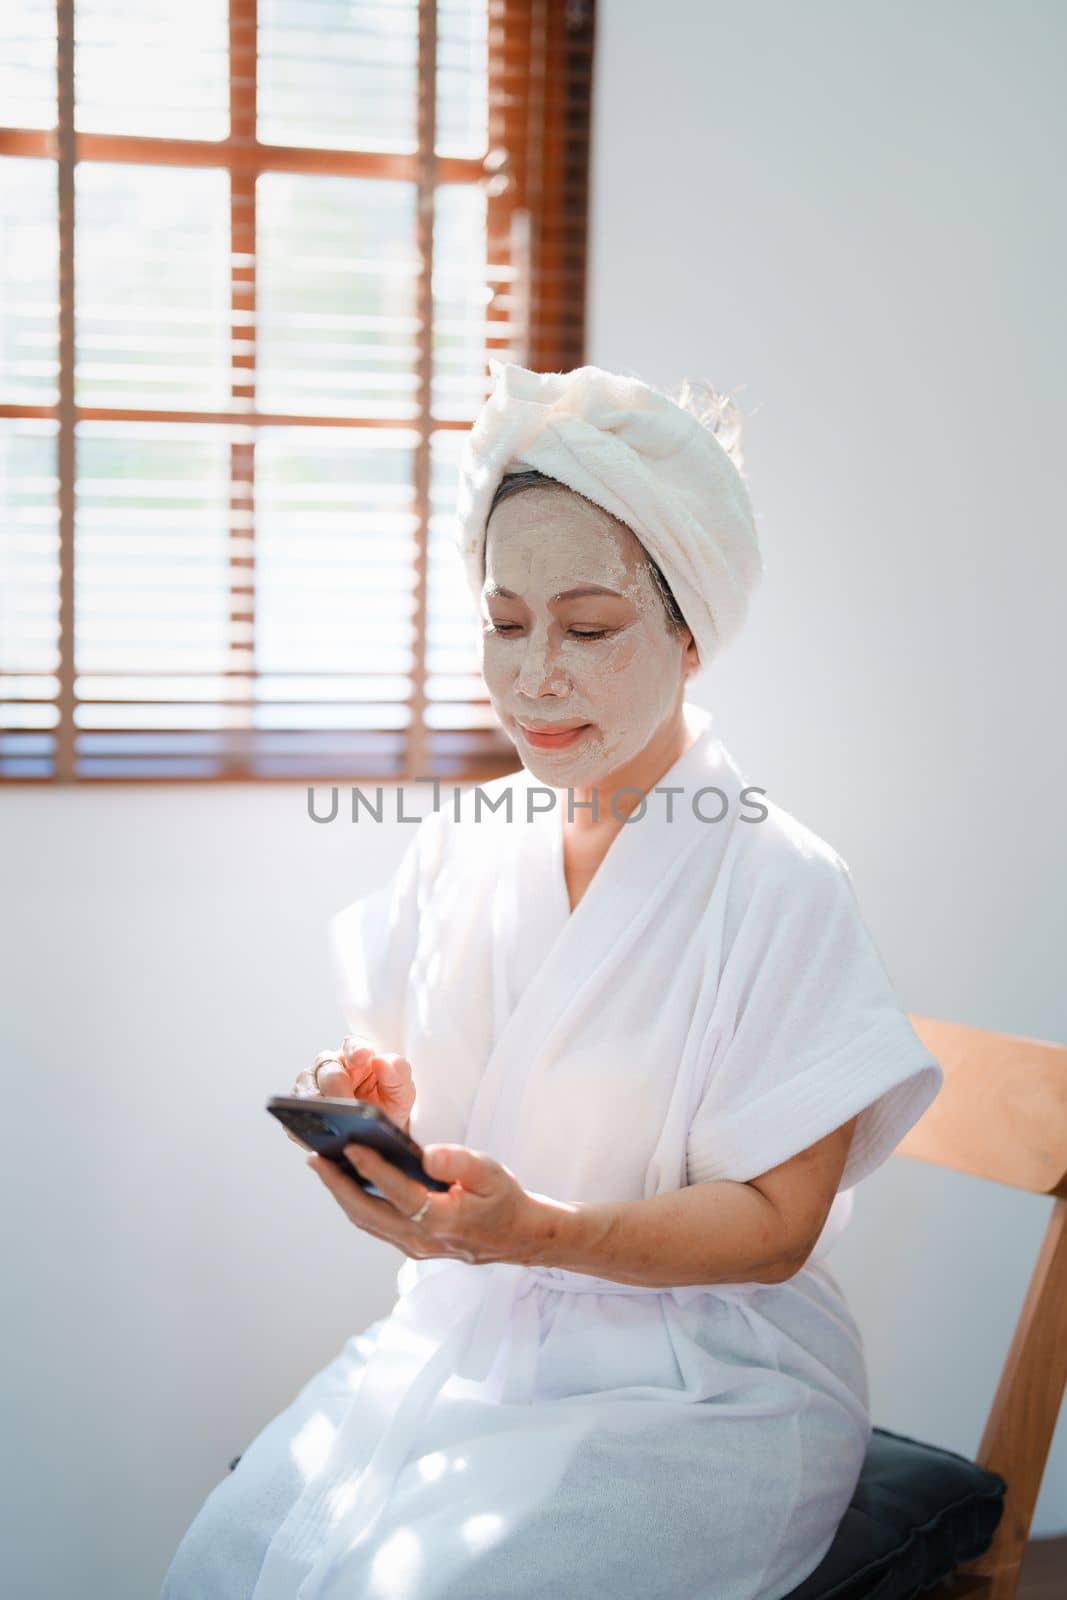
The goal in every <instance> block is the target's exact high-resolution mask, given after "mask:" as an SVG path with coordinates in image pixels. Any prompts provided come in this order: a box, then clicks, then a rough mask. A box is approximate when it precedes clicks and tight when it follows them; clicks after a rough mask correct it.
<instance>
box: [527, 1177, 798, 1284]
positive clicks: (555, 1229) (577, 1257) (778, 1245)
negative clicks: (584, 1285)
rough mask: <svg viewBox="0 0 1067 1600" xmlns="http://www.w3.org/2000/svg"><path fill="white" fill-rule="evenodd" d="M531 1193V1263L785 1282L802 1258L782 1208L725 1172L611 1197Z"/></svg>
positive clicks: (676, 1277)
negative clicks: (664, 1190) (663, 1190)
mask: <svg viewBox="0 0 1067 1600" xmlns="http://www.w3.org/2000/svg"><path fill="white" fill-rule="evenodd" d="M531 1198H532V1199H534V1200H535V1202H536V1204H537V1207H538V1211H537V1213H536V1225H535V1229H534V1238H535V1242H534V1244H533V1246H532V1248H531V1251H530V1253H529V1254H528V1255H527V1256H526V1258H525V1264H526V1265H528V1266H543V1267H564V1268H567V1269H568V1270H570V1271H572V1272H588V1273H590V1274H592V1275H593V1276H594V1277H599V1278H612V1279H614V1280H615V1281H616V1282H619V1283H633V1284H642V1285H647V1286H648V1287H649V1288H656V1289H659V1288H669V1287H671V1286H673V1285H681V1284H686V1283H779V1282H781V1281H782V1280H783V1279H784V1278H787V1277H790V1276H792V1274H793V1273H794V1272H795V1271H796V1270H797V1269H798V1268H799V1266H800V1265H801V1264H802V1262H801V1260H799V1259H798V1258H797V1256H796V1252H795V1246H792V1244H791V1240H790V1237H789V1233H788V1230H787V1229H786V1226H785V1222H784V1219H783V1217H782V1215H781V1213H780V1212H779V1211H778V1209H777V1208H776V1207H775V1206H774V1205H773V1204H772V1203H771V1201H770V1200H768V1199H767V1197H766V1196H765V1195H763V1194H761V1193H760V1191H759V1190H758V1189H754V1188H753V1187H752V1185H751V1184H747V1183H732V1182H730V1181H728V1180H726V1179H721V1180H718V1181H715V1182H710V1183H695V1184H690V1185H689V1186H688V1187H687V1188H684V1189H678V1190H676V1191H674V1192H673V1193H671V1194H658V1195H653V1196H652V1198H651V1199H649V1200H632V1201H622V1202H618V1203H606V1204H570V1203H567V1202H565V1201H559V1200H551V1199H549V1198H548V1197H547V1196H545V1195H534V1196H531Z"/></svg>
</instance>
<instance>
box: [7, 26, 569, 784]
mask: <svg viewBox="0 0 1067 1600" xmlns="http://www.w3.org/2000/svg"><path fill="white" fill-rule="evenodd" d="M75 4H76V0H57V4H56V16H57V63H56V68H57V91H58V93H57V110H58V116H57V126H56V127H55V128H54V129H50V130H38V129H25V128H0V158H2V157H4V156H22V157H27V156H28V157H39V158H42V159H47V160H50V161H53V162H55V164H56V173H57V183H58V200H59V210H58V216H59V228H58V232H59V238H58V245H59V317H58V353H59V379H58V397H57V401H56V403H55V404H54V405H16V404H4V403H0V419H13V418H42V419H47V420H51V421H54V422H55V423H56V424H57V436H58V437H57V485H58V487H57V511H58V534H59V587H58V601H59V666H58V670H57V672H56V674H55V676H57V678H58V683H59V688H58V694H57V695H56V696H55V697H53V698H52V699H50V700H49V703H54V704H56V705H57V707H58V718H59V720H58V725H57V726H56V728H55V738H56V746H55V756H54V761H53V768H52V772H51V774H50V775H48V776H41V777H36V776H34V777H21V776H6V777H5V776H4V775H3V773H2V770H0V783H9V784H35V783H56V782H59V783H69V782H73V781H77V782H79V783H111V782H118V783H125V782H181V783H188V782H194V783H197V782H201V783H202V782H215V781H234V780H238V781H242V782H247V781H254V782H271V781H282V782H304V781H314V782H316V783H320V782H328V781H330V779H331V774H330V773H329V772H323V771H318V770H309V771H308V773H307V774H297V773H293V772H290V773H286V774H281V775H278V776H277V777H274V776H273V775H264V774H259V773H253V772H252V771H250V770H249V769H248V768H247V767H246V766H245V765H244V760H243V759H242V756H241V754H240V752H239V750H238V749H237V748H235V749H234V751H233V752H232V754H231V755H228V756H227V757H226V758H225V759H224V763H223V764H222V765H221V767H220V770H219V771H218V772H216V773H212V774H211V775H210V776H203V775H200V774H197V775H185V774H182V773H180V772H175V773H168V774H165V775H159V776H156V775H153V774H149V773H144V772H138V771H137V770H136V768H135V767H134V766H133V765H132V763H131V771H130V772H129V773H128V774H122V775H108V776H107V777H100V776H96V775H88V774H83V773H79V771H78V767H77V756H76V746H75V738H76V725H75V715H74V713H75V708H76V696H75V662H74V594H75V588H74V563H75V535H74V500H75V482H76V463H75V437H76V434H75V430H76V428H77V426H78V425H79V424H80V423H82V422H94V421H96V422H160V423H168V422H173V423H190V422H194V423H215V424H230V425H233V426H235V428H236V429H239V430H240V433H241V435H242V437H240V438H239V439H235V440H234V442H233V443H232V444H231V449H230V507H231V516H232V518H233V522H232V523H231V537H235V536H236V534H237V532H238V530H239V531H240V539H241V540H243V541H244V544H243V545H242V544H241V542H240V540H239V541H237V547H236V548H237V550H238V551H239V550H245V551H247V542H248V536H249V521H250V518H249V512H250V510H251V507H252V504H253V501H252V495H253V488H254V440H255V435H256V430H257V429H259V428H263V427H269V426H286V427H292V428H303V427H310V428H316V427H318V428H322V427H330V428H338V427H354V428H370V427H375V426H381V427H389V428H394V429H395V428H397V427H402V428H405V429H409V430H412V431H414V432H415V433H416V435H417V443H416V447H415V452H414V470H413V504H414V510H415V515H416V524H417V536H416V537H417V545H416V550H417V553H416V557H415V574H414V576H415V597H416V608H415V620H414V640H415V661H414V665H413V669H412V685H411V693H410V696H409V702H408V703H409V705H410V710H411V719H410V724H409V727H408V730H407V738H406V739H405V749H404V760H403V770H402V771H399V772H398V771H395V770H394V771H390V772H387V773H375V772H372V771H367V772H360V773H359V774H358V777H357V778H356V779H355V781H365V780H371V781H373V780H378V781H383V780H385V781H398V780H402V779H403V778H405V777H407V778H413V777H416V776H423V775H426V774H428V773H433V771H434V766H435V761H434V753H433V751H432V749H431V748H430V735H429V730H428V729H427V727H426V724H425V720H424V711H425V708H426V705H427V699H426V664H425V644H426V604H427V593H426V589H427V546H428V530H429V520H430V448H431V436H432V434H433V433H436V432H438V431H439V430H442V429H446V428H449V429H460V430H463V431H466V430H467V429H468V428H469V426H470V420H472V419H467V420H455V419H445V418H435V417H434V416H433V414H432V406H431V381H432V344H431V340H432V332H433V304H432V270H433V221H434V207H435V193H436V187H437V185H438V184H439V183H472V184H484V185H485V192H486V205H487V257H488V259H487V262H486V280H485V281H486V285H487V292H488V304H487V308H486V319H485V320H486V339H485V357H486V365H485V366H484V367H483V378H485V379H486V380H487V379H488V364H487V363H488V360H489V358H490V357H495V358H497V359H500V360H504V361H515V362H518V363H519V364H521V365H524V366H529V367H532V368H534V369H535V370H538V371H566V370H569V369H571V368H573V367H575V366H580V365H581V364H582V362H583V361H584V348H585V298H586V254H587V215H588V183H589V134H590V114H591V93H592V87H591V86H592V74H593V50H594V28H595V0H488V4H487V12H488V16H487V22H488V33H489V37H488V97H489V127H488V154H487V155H486V157H485V158H484V159H482V158H480V157H472V158H464V157H456V156H440V155H437V154H436V150H435V146H436V137H435V121H436V84H437V6H436V0H418V13H419V46H418V104H417V125H418V149H417V151H416V152H413V153H410V154H407V153H402V154H393V153H378V152H369V151H359V150H334V149H323V148H305V147H296V146H293V147H290V146H282V145H268V144H263V143H261V142H260V141H259V140H258V139H257V137H256V116H257V108H256V94H257V84H256V77H257V74H256V66H257V61H256V38H257V0H230V4H229V49H230V73H229V82H230V133H229V137H228V138H226V139H224V140H198V139H171V138H155V137H142V136H139V135H129V134H103V133H75V131H74V11H75ZM93 161H106V162H112V163H133V164H136V165H138V166H144V165H160V166H171V165H177V166H184V167H201V168H204V167H211V168H222V169H223V170H225V171H226V172H228V174H229V176H230V183H231V202H230V244H231V303H230V334H231V341H234V342H236V343H237V344H238V345H239V348H235V349H233V350H232V352H231V357H230V363H231V366H230V370H231V390H230V407H229V409H227V410H224V411H205V410H165V409H164V410H159V409H151V408H140V407H137V408H127V407H113V406H99V405H84V406H83V405H78V404H77V403H76V401H75V397H74V361H75V326H74V319H75V305H74V249H75V239H74V173H75V165H76V163H78V162H93ZM262 172H295V173H318V174H326V173H328V174H331V175H342V176H354V177H360V178H385V179H394V180H395V179H404V180H406V181H408V182H411V183H413V184H414V185H415V187H416V194H417V241H416V244H417V254H418V260H419V264H420V270H419V277H418V289H417V310H418V320H419V330H418V334H417V361H416V372H417V394H418V415H417V417H416V418H413V419H411V420H410V421H407V420H405V421H400V420H398V419H395V418H379V417H371V416H343V417H342V416H332V415H314V416H311V415H297V416H289V415H284V414H274V413H265V412H261V411H258V410H257V409H256V400H255V364H256V352H255V341H256V322H255V317H256V283H255V263H256V254H255V236H256V218H255V205H256V188H255V186H256V179H257V177H258V176H259V174H260V173H262ZM251 520H253V521H254V519H251ZM254 539H255V530H254V526H253V528H252V551H253V553H252V554H248V553H236V551H235V552H234V553H232V554H231V557H230V567H229V593H230V622H231V626H233V625H234V624H246V625H247V624H249V623H251V624H252V625H253V626H254V615H253V607H254V594H255V587H254V578H255V555H254V549H255V543H254ZM253 648H254V647H253ZM144 675H145V676H151V673H150V672H148V673H146V674H144ZM217 675H220V676H226V677H227V678H233V679H234V680H235V688H239V687H243V690H244V693H243V696H242V703H244V701H245V700H248V702H249V703H253V701H252V697H251V695H250V694H249V689H250V686H251V684H253V683H254V681H255V677H256V669H255V665H254V660H253V661H252V662H251V664H250V665H249V666H246V667H235V668H232V669H227V670H226V672H225V673H223V674H217ZM2 692H3V680H2V678H0V698H2ZM98 703H100V702H98ZM104 703H106V702H104ZM124 703H130V702H124ZM147 703H152V702H147ZM10 731H14V730H10ZM94 731H104V732H106V731H107V730H94ZM141 731H143V732H146V733H148V732H151V731H152V730H151V728H150V727H145V728H144V729H142V730H141ZM470 731H471V735H472V745H471V753H470V754H469V755H467V756H465V757H464V758H463V759H462V760H460V761H459V763H458V764H457V763H456V761H455V760H453V761H452V762H450V763H449V764H448V770H447V774H445V775H447V777H448V779H449V780H450V781H454V782H465V781H485V780H487V779H489V778H491V777H494V776H497V775H499V774H500V773H501V772H506V771H511V770H514V768H515V765H516V761H515V755H514V750H513V747H512V746H511V745H510V743H509V742H508V741H507V740H506V738H505V737H504V735H503V734H502V732H501V733H500V734H499V737H497V730H491V731H490V734H489V736H488V737H486V736H485V733H484V730H482V737H481V740H480V742H478V741H477V740H475V738H474V735H475V732H476V730H474V729H472V730H470ZM238 742H239V741H238ZM312 767H313V763H312ZM345 781H353V780H352V774H350V773H349V774H346V779H345Z"/></svg>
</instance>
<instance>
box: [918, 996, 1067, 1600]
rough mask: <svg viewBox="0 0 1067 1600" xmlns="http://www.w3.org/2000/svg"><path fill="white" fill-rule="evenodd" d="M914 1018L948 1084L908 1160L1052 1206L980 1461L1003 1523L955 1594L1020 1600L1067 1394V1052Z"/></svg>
mask: <svg viewBox="0 0 1067 1600" xmlns="http://www.w3.org/2000/svg"><path fill="white" fill-rule="evenodd" d="M909 1021H910V1022H911V1025H912V1027H913V1028H914V1029H915V1031H916V1033H917V1034H918V1035H919V1038H920V1039H921V1040H922V1042H923V1043H924V1044H925V1046H926V1048H927V1049H928V1050H929V1051H930V1054H931V1055H932V1056H934V1057H935V1058H936V1059H937V1061H938V1062H939V1063H940V1064H941V1067H942V1069H943V1071H944V1074H945V1081H944V1085H943V1087H942V1089H941V1093H940V1094H939V1095H938V1097H937V1099H936V1100H935V1101H934V1103H933V1105H932V1106H930V1108H929V1110H928V1111H927V1112H926V1113H925V1115H924V1116H922V1117H921V1118H920V1120H919V1121H918V1122H917V1123H916V1124H915V1126H914V1127H913V1128H912V1129H911V1130H910V1132H909V1133H908V1134H907V1135H906V1137H905V1138H904V1139H903V1140H902V1141H901V1143H900V1144H899V1145H898V1147H897V1150H898V1153H899V1154H900V1155H906V1156H911V1157H913V1158H914V1159H915V1160H917V1161H927V1162H931V1163H932V1164H934V1165H935V1166H940V1167H949V1168H951V1169H952V1170H953V1171H955V1172H966V1173H969V1174H970V1175H971V1176H972V1177H976V1178H990V1179H992V1180H993V1181H994V1182H995V1183H1004V1184H1008V1185H1010V1186H1011V1187H1012V1188H1015V1189H1026V1190H1028V1191H1029V1192H1030V1193H1031V1194H1046V1195H1052V1196H1053V1197H1054V1200H1053V1207H1052V1214H1051V1216H1050V1217H1049V1222H1048V1226H1047V1228H1046V1229H1045V1234H1044V1238H1043V1239H1042V1242H1041V1248H1040V1251H1039V1252H1038V1258H1037V1263H1036V1265H1035V1267H1034V1271H1033V1274H1032V1276H1031V1278H1030V1285H1029V1288H1028V1290H1027V1293H1026V1299H1025V1301H1024V1304H1023V1308H1022V1314H1021V1315H1020V1317H1019V1320H1018V1323H1017V1324H1016V1328H1015V1333H1014V1335H1013V1337H1012V1341H1011V1347H1010V1349H1009V1351H1008V1355H1007V1359H1006V1360H1005V1362H1004V1367H1003V1369H1002V1371H1001V1374H1000V1382H999V1383H998V1385H997V1392H996V1395H995V1397H994V1399H993V1405H992V1408H991V1410H990V1412H989V1417H988V1419H987V1421H986V1425H985V1431H984V1433H983V1434H982V1441H981V1444H980V1446H979V1449H978V1455H977V1457H976V1459H977V1462H978V1465H979V1466H981V1467H985V1468H987V1469H988V1470H989V1471H991V1472H999V1473H1000V1475H1001V1477H1002V1478H1003V1479H1004V1480H1005V1482H1006V1483H1007V1485H1008V1492H1007V1494H1006V1495H1005V1498H1004V1515H1003V1516H1002V1518H1001V1520H1000V1524H999V1526H998V1528H997V1532H996V1535H995V1537H994V1539H993V1543H992V1545H991V1546H990V1548H989V1549H988V1550H987V1551H986V1553H985V1554H984V1555H983V1556H980V1557H979V1558H978V1559H977V1561H972V1562H968V1563H967V1564H966V1566H965V1567H961V1568H960V1572H961V1573H962V1574H964V1575H965V1582H967V1585H968V1586H967V1588H966V1589H963V1588H961V1587H958V1586H957V1587H956V1588H955V1589H954V1591H953V1592H954V1593H955V1594H956V1595H958V1596H962V1595H963V1594H964V1593H966V1594H974V1595H976V1596H977V1595H983V1596H985V1597H986V1600H1012V1597H1013V1596H1014V1595H1015V1590H1016V1586H1017V1584H1018V1578H1019V1571H1020V1568H1021V1566H1022V1560H1023V1555H1024V1553H1025V1551H1026V1542H1027V1539H1028V1538H1029V1534H1030V1523H1031V1521H1032V1520H1033V1515H1034V1506H1035V1505H1036V1503H1037V1496H1038V1491H1039V1490H1040V1488H1041V1479H1042V1476H1043V1474H1044V1471H1045V1463H1046V1461H1047V1460H1048V1452H1049V1447H1050V1445H1051V1443H1052V1435H1053V1432H1054V1431H1055V1427H1056V1419H1057V1417H1058V1415H1059V1409H1060V1405H1061V1403H1062V1400H1063V1393H1064V1387H1065V1385H1067V1045H1062V1044H1051V1043H1049V1042H1048V1041H1046V1040H1043V1039H1027V1038H1022V1037H1018V1036H1016V1035H1015V1034H1010V1033H992V1032H990V1031H989V1030H988V1029H985V1028H973V1027H968V1026H966V1025H964V1024H963V1023H959V1022H944V1021H941V1020H939V1019H937V1018H935V1017H920V1016H911V1017H909ZM968 1580H970V1581H968Z"/></svg>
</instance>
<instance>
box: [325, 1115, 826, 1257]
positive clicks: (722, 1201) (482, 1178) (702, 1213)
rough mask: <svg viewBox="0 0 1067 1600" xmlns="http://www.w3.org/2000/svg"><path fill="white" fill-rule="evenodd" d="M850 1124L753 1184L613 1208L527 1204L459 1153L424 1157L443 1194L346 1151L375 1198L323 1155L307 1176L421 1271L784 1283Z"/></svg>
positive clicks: (500, 1178) (361, 1152) (479, 1160)
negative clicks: (436, 1262)
mask: <svg viewBox="0 0 1067 1600" xmlns="http://www.w3.org/2000/svg"><path fill="white" fill-rule="evenodd" d="M855 1122H856V1118H855V1117H853V1118H852V1121H851V1122H847V1123H845V1124H844V1126H843V1127H840V1128H837V1129H835V1131H834V1132H833V1133H831V1134H828V1135H827V1136H826V1138H825V1139H820V1140H819V1141H818V1143H817V1144H813V1145H810V1146H809V1147H808V1148H807V1149H806V1150H802V1151H800V1152H799V1154H797V1155H795V1156H792V1157H791V1158H790V1159H789V1160H788V1161H783V1162H782V1164H781V1165H780V1166H777V1167H774V1168H772V1169H771V1171H769V1172H765V1173H763V1174H761V1176H760V1177H758V1178H752V1179H751V1180H750V1181H749V1182H748V1183H732V1182H729V1181H726V1180H718V1181H715V1182H710V1183H697V1184H692V1185H690V1186H689V1187H688V1188H685V1189H680V1190H677V1191H676V1192H675V1193H673V1194H661V1195H654V1196H653V1197H652V1198H651V1199H649V1200H634V1201H626V1202H623V1203H618V1204H616V1203H611V1204H603V1205H602V1204H585V1203H580V1204H574V1203H571V1202H567V1201H562V1200H552V1199H550V1198H549V1197H548V1196H547V1195H541V1194H535V1193H530V1192H529V1191H528V1190H526V1189H524V1188H523V1187H522V1185H521V1184H520V1183H519V1182H518V1180H517V1179H516V1177H515V1176H514V1174H513V1173H512V1172H510V1171H509V1170H508V1169H507V1167H504V1166H502V1165H501V1164H500V1162H498V1161H494V1160H493V1159H492V1157H491V1156H487V1155H483V1154H482V1153H481V1152H480V1151H477V1150H469V1149H467V1148H466V1147H465V1146H463V1145H445V1144H437V1145H433V1144H431V1145H427V1146H426V1147H425V1149H424V1151H423V1164H424V1166H425V1168H426V1170H427V1172H428V1173H429V1174H430V1176H431V1177H435V1178H442V1179H444V1180H446V1181H447V1182H448V1184H449V1188H448V1190H447V1191H446V1192H444V1193H440V1194H433V1193H429V1192H428V1191H427V1189H426V1187H425V1185H423V1184H422V1183H420V1182H419V1181H418V1180H417V1179H414V1178H409V1177H407V1176H406V1174H404V1173H402V1172H399V1171H398V1170H397V1168H396V1167H393V1166H391V1164H390V1163H389V1162H388V1161H386V1160H385V1159H384V1158H383V1157H382V1156H381V1155H379V1154H378V1153H377V1152H376V1151H374V1150H370V1149H367V1148H364V1147H362V1146H359V1145H348V1146H346V1147H345V1155H346V1156H347V1157H348V1159H349V1160H350V1161H351V1162H352V1163H353V1165H354V1166H356V1167H357V1168H358V1169H359V1171H360V1172H361V1173H362V1174H363V1176H364V1177H366V1178H369V1179H370V1180H371V1182H373V1183H374V1184H375V1185H376V1186H377V1188H378V1189H380V1190H381V1193H382V1195H383V1198H382V1199H377V1198H375V1197H374V1196H371V1195H368V1194H366V1193H365V1192H364V1191H363V1190H362V1189H361V1188H360V1186H359V1184H358V1183H356V1182H354V1181H353V1179H351V1178H350V1177H346V1176H345V1175H344V1174H343V1173H342V1172H341V1171H340V1170H339V1169H338V1168H337V1167H336V1166H335V1165H334V1164H333V1163H332V1162H329V1161H325V1160H323V1158H322V1157H321V1156H310V1157H309V1158H308V1165H309V1166H310V1167H312V1169H313V1170H314V1171H315V1172H316V1173H317V1174H318V1176H319V1177H320V1178H321V1179H322V1181H323V1183H324V1184H325V1185H326V1187H327V1188H328V1189H330V1190H331V1191H332V1192H333V1195H334V1198H335V1199H336V1200H337V1202H338V1204H339V1205H340V1206H341V1208H342V1210H343V1211H344V1212H345V1213H346V1215H347V1216H348V1217H349V1218H350V1220H351V1221H352V1222H354V1223H355V1224H356V1226H357V1227H359V1228H362V1229H363V1230H364V1231H365V1232H367V1233H372V1234H374V1235H375V1236H376V1237H377V1238H380V1239H385V1240H388V1242H389V1243H390V1244H395V1245H396V1246H397V1247H398V1248H399V1249H401V1250H403V1251H404V1252H405V1254H406V1255H409V1256H412V1257H414V1258H415V1259H416V1260H421V1259H423V1258H424V1257H433V1256H452V1257H455V1258H457V1259H458V1260H461V1261H469V1262H472V1263H475V1264H480V1263H485V1262H490V1261H511V1262H515V1263H517V1264H518V1265H520V1266H546V1267H565V1268H568V1269H569V1270H571V1271H573V1272H587V1273H590V1274H591V1275H592V1276H593V1277H600V1278H612V1279H614V1280H615V1281H616V1282H618V1283H633V1284H639V1285H647V1286H648V1287H649V1288H670V1287H672V1286H674V1285H681V1284H686V1283H751V1282H757V1283H780V1282H782V1281H784V1280H785V1279H786V1278H789V1277H792V1275H793V1273H794V1272H797V1271H799V1269H800V1268H801V1267H802V1266H803V1264H804V1262H805V1261H806V1260H807V1258H808V1256H809V1254H810V1253H811V1250H812V1247H813V1246H814V1244H815V1241H816V1239H817V1238H818V1236H819V1233H820V1231H821V1229H822V1226H823V1223H824V1222H825V1220H826V1216H827V1213H828V1212H829V1209H830V1205H831V1203H832V1201H833V1197H834V1194H835V1193H836V1191H837V1184H838V1182H839V1180H840V1177H841V1173H842V1171H843V1170H844V1165H845V1157H846V1155H847V1152H848V1145H849V1140H850V1138H851V1136H852V1129H853V1127H854V1125H855ZM416 1212H417V1213H418V1214H419V1221H418V1222H417V1223H416V1222H415V1221H414V1216H415V1214H416Z"/></svg>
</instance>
